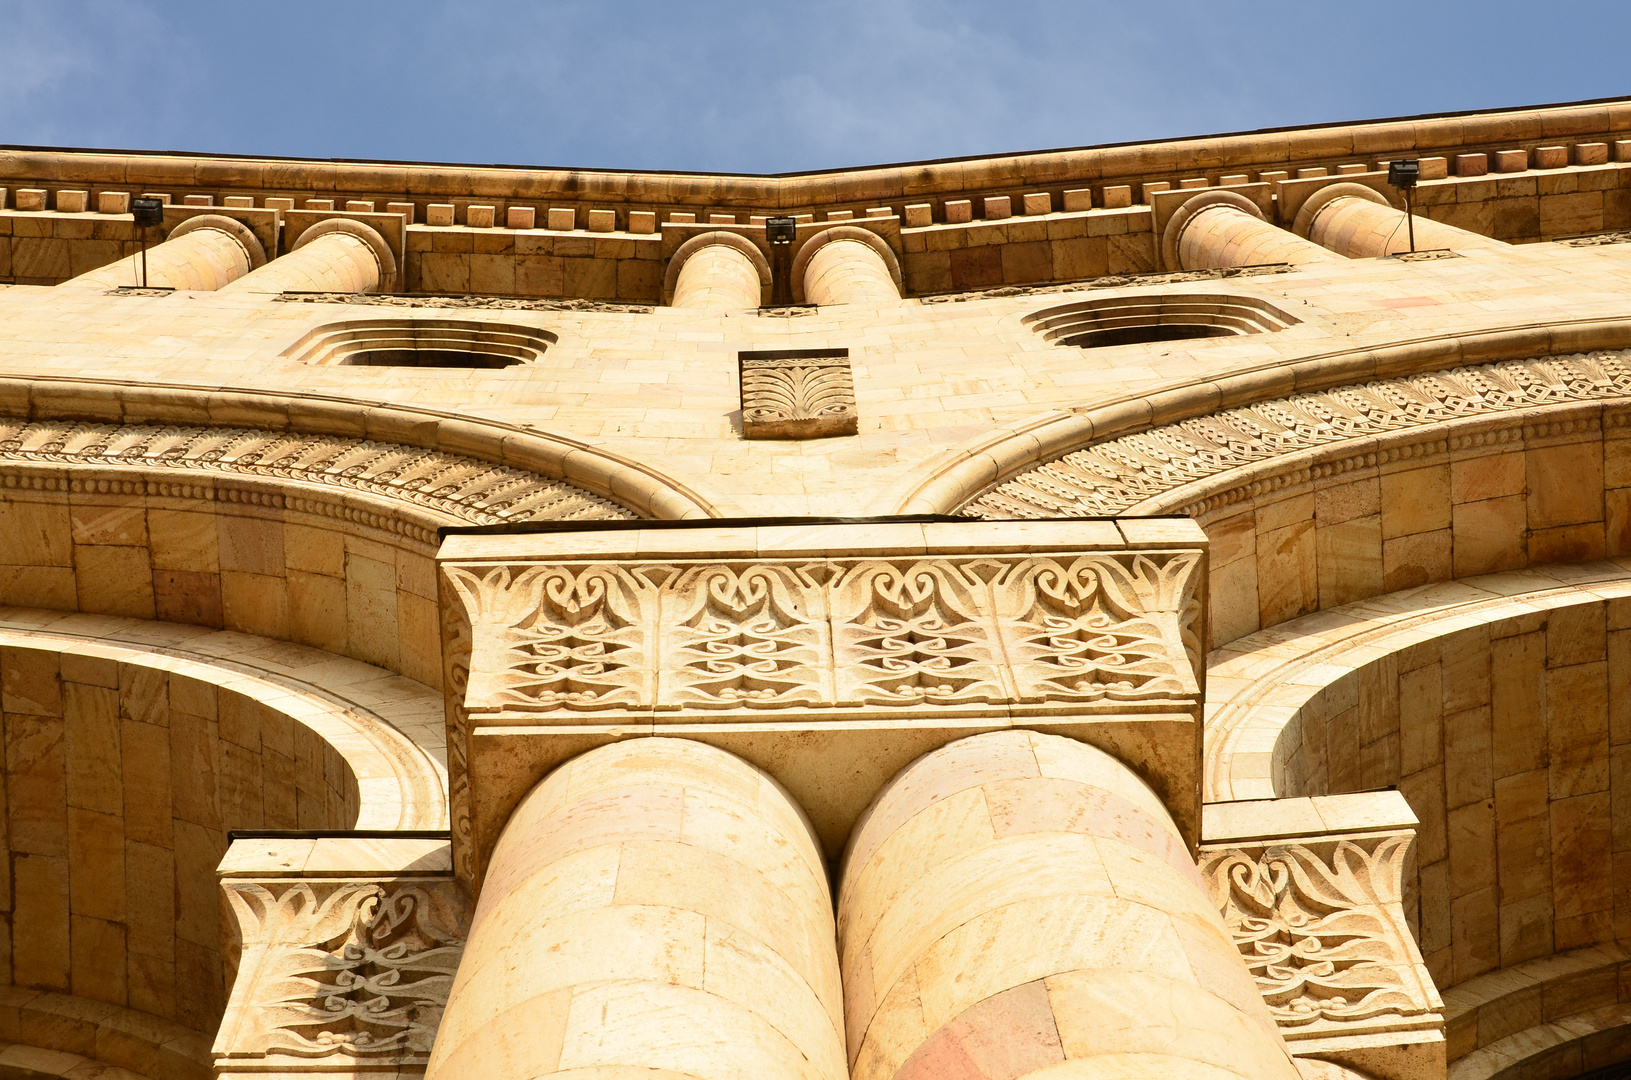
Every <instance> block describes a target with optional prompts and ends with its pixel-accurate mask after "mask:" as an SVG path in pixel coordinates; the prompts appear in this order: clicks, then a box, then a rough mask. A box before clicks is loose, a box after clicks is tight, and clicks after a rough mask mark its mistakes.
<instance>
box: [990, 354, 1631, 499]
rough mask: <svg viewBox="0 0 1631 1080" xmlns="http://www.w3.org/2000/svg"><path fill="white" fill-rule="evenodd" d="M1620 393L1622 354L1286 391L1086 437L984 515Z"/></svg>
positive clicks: (1628, 373)
mask: <svg viewBox="0 0 1631 1080" xmlns="http://www.w3.org/2000/svg"><path fill="white" fill-rule="evenodd" d="M1626 397H1631V351H1618V352H1596V353H1590V354H1585V353H1577V354H1574V355H1571V356H1556V357H1544V358H1539V359H1533V360H1509V361H1503V362H1501V363H1494V364H1481V365H1477V366H1472V367H1461V368H1454V369H1452V370H1447V371H1437V372H1432V373H1430V374H1425V375H1413V376H1409V377H1405V378H1398V379H1384V380H1380V381H1376V382H1370V383H1365V384H1363V385H1358V386H1346V387H1342V388H1340V389H1336V390H1322V391H1318V392H1315V393H1308V394H1298V395H1295V396H1293V397H1288V398H1281V399H1279V400H1275V401H1265V402H1260V403H1258V404H1256V405H1248V406H1243V407H1241V408H1237V409H1228V410H1225V411H1223V412H1220V413H1215V414H1213V415H1211V416H1203V417H1196V418H1194V419H1190V420H1185V421H1182V422H1181V423H1177V424H1170V425H1167V426H1165V427H1159V428H1155V429H1152V430H1150V431H1144V432H1140V433H1138V434H1135V435H1125V436H1122V437H1120V438H1117V439H1111V440H1109V441H1106V442H1102V443H1098V444H1096V445H1094V446H1090V447H1087V448H1085V449H1082V450H1077V451H1073V452H1072V453H1069V454H1066V455H1065V456H1063V457H1061V458H1058V459H1056V460H1054V461H1050V462H1047V463H1045V464H1041V465H1038V466H1035V467H1033V468H1031V469H1028V470H1026V471H1025V472H1022V473H1020V474H1019V475H1017V476H1014V477H1012V478H1011V479H1008V480H1006V481H1003V482H1002V483H1000V484H998V485H997V486H995V487H993V488H991V489H989V490H987V491H985V492H984V493H982V494H981V495H979V496H977V497H976V498H974V499H973V500H972V501H971V502H969V503H967V504H966V505H965V506H964V507H963V510H962V512H963V513H966V514H969V515H970V516H973V517H981V518H988V519H1012V518H1047V517H1096V516H1101V515H1110V514H1118V513H1122V512H1125V511H1128V510H1131V509H1133V508H1134V507H1139V509H1145V508H1144V507H1140V504H1142V503H1145V502H1146V501H1147V500H1151V499H1156V498H1158V497H1160V496H1162V495H1164V494H1166V493H1168V492H1171V491H1174V490H1176V489H1178V488H1180V487H1183V486H1184V485H1187V484H1193V483H1196V482H1197V481H1203V480H1206V479H1208V478H1210V477H1214V476H1218V475H1220V474H1222V473H1226V472H1228V471H1230V470H1233V469H1239V468H1241V467H1243V466H1248V465H1252V464H1254V463H1256V462H1261V461H1267V460H1270V459H1274V458H1282V457H1286V456H1288V455H1292V454H1296V453H1298V452H1300V451H1307V450H1313V449H1316V448H1319V447H1323V446H1328V445H1331V444H1333V443H1339V442H1342V441H1345V440H1350V439H1361V438H1365V437H1368V436H1376V435H1382V434H1386V433H1389V432H1396V431H1405V430H1408V429H1411V428H1420V427H1426V426H1427V425H1431V424H1439V423H1445V422H1449V421H1455V420H1464V419H1470V418H1476V417H1484V416H1493V415H1499V414H1500V413H1504V412H1511V411H1513V410H1517V409H1529V408H1535V407H1537V406H1547V405H1563V404H1572V403H1577V402H1589V401H1608V400H1613V399H1617V398H1626Z"/></svg>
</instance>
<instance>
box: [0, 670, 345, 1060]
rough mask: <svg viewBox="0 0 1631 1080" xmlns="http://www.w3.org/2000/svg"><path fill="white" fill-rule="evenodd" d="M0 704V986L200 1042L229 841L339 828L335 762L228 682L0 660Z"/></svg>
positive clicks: (341, 768)
mask: <svg viewBox="0 0 1631 1080" xmlns="http://www.w3.org/2000/svg"><path fill="white" fill-rule="evenodd" d="M0 704H3V708H4V714H3V720H4V728H5V731H4V736H5V771H4V788H5V804H6V816H5V843H6V848H7V856H6V860H5V864H4V872H5V874H6V876H7V878H8V880H9V888H7V889H0V894H3V895H7V896H9V900H7V902H6V903H7V907H6V912H5V920H4V926H5V930H6V936H5V939H4V941H3V942H0V964H3V967H0V971H3V972H4V973H5V974H6V976H7V979H6V981H8V982H11V983H13V984H15V985H16V986H19V987H28V988H33V989H42V990H55V991H59V992H62V993H72V994H74V995H76V996H79V997H85V998H91V999H94V1000H97V1001H104V1002H107V1003H109V1004H112V1005H117V1006H121V1007H129V1008H132V1009H136V1010H139V1011H142V1012H148V1013H152V1014H154V1015H157V1016H160V1017H163V1018H166V1019H171V1020H174V1021H176V1022H178V1023H182V1024H185V1025H186V1026H188V1027H190V1028H192V1029H194V1030H197V1031H203V1032H208V1031H211V1030H213V1028H214V1025H215V1024H216V1023H217V1022H219V1020H220V1016H221V1010H222V1008H223V1007H224V1003H225V988H226V984H225V978H226V976H227V975H228V974H229V973H228V972H225V971H224V970H223V964H222V955H221V950H222V942H223V937H222V926H221V922H220V914H221V911H220V903H219V900H218V898H217V896H216V888H215V866H216V864H217V863H218V862H219V861H220V859H221V856H222V855H223V854H225V852H226V833H227V830H229V829H235V828H240V829H255V828H330V829H332V828H346V827H349V826H350V825H351V824H352V823H353V822H354V821H355V820H356V819H357V814H358V812H359V806H360V803H359V796H360V792H359V788H358V786H357V781H356V777H355V776H354V774H353V773H352V772H351V769H350V768H349V766H348V765H347V764H346V761H345V758H344V757H343V756H342V755H341V754H340V752H339V751H338V750H336V749H335V748H334V747H333V746H331V745H328V744H326V743H325V742H324V741H323V740H322V739H321V738H319V737H318V736H317V734H316V733H315V732H314V731H313V730H312V729H310V728H308V727H306V726H305V725H303V724H301V723H298V722H296V721H295V720H294V719H293V718H291V717H289V716H287V715H284V714H281V713H279V712H277V711H276V710H275V709H273V708H270V707H268V706H267V705H266V704H264V703H262V702H260V701H258V700H255V699H254V698H252V697H249V696H246V695H244V694H242V693H239V692H237V691H235V690H233V689H230V688H228V687H224V686H217V685H212V684H211V683H209V682H206V681H203V680H200V679H198V678H195V677H189V676H185V675H182V674H180V673H177V672H166V671H165V670H163V669H162V668H156V667H153V666H145V665H136V664H128V663H119V662H116V661H113V660H111V659H103V658H98V657H93V656H86V655H67V656H63V655H62V654H59V653H58V652H56V651H53V650H50V649H47V648H24V647H16V646H7V647H4V648H0Z"/></svg>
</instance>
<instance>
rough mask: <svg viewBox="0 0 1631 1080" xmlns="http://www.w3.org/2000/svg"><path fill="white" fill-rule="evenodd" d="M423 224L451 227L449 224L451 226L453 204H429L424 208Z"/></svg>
mask: <svg viewBox="0 0 1631 1080" xmlns="http://www.w3.org/2000/svg"><path fill="white" fill-rule="evenodd" d="M425 224H426V225H451V224H453V204H452V203H431V204H430V205H429V206H427V207H425Z"/></svg>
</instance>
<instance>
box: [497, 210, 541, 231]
mask: <svg viewBox="0 0 1631 1080" xmlns="http://www.w3.org/2000/svg"><path fill="white" fill-rule="evenodd" d="M537 220H538V211H537V210H536V209H534V208H533V207H530V206H512V207H510V208H508V209H507V210H505V211H504V227H505V228H508V229H530V228H532V224H533V222H535V221H537Z"/></svg>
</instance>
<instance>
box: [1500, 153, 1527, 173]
mask: <svg viewBox="0 0 1631 1080" xmlns="http://www.w3.org/2000/svg"><path fill="white" fill-rule="evenodd" d="M1528 168H1529V154H1528V153H1527V152H1526V151H1523V150H1497V151H1495V171H1496V172H1499V173H1514V172H1523V171H1524V170H1526V169H1528Z"/></svg>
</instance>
